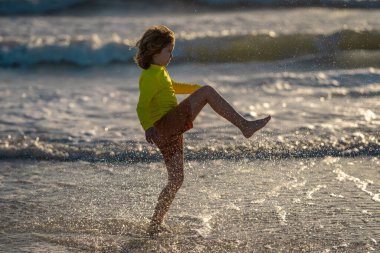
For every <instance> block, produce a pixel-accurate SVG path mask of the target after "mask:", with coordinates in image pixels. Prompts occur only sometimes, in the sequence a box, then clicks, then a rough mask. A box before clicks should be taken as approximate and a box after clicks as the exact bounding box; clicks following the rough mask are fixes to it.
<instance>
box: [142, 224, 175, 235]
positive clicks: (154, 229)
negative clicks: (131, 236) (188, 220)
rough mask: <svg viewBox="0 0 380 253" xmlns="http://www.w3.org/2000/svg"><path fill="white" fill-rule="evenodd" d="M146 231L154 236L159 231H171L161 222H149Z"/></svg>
mask: <svg viewBox="0 0 380 253" xmlns="http://www.w3.org/2000/svg"><path fill="white" fill-rule="evenodd" d="M146 232H147V234H148V235H149V236H155V235H158V234H160V233H171V232H172V231H171V230H170V229H169V228H168V227H167V226H164V225H162V224H161V225H160V224H150V225H149V227H148V230H147V231H146Z"/></svg>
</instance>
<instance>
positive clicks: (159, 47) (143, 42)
mask: <svg viewBox="0 0 380 253" xmlns="http://www.w3.org/2000/svg"><path fill="white" fill-rule="evenodd" d="M174 43H175V36H174V32H173V31H172V30H170V29H169V28H168V27H166V26H164V25H159V26H152V27H150V28H149V29H148V30H146V31H145V33H144V34H143V36H142V37H141V39H140V40H139V41H138V42H137V43H136V47H137V48H138V51H137V54H136V56H135V62H136V63H137V64H138V65H139V66H140V67H141V68H143V69H148V68H149V66H150V64H152V63H153V62H154V61H155V62H157V61H158V63H162V64H165V62H166V61H167V63H169V61H170V59H171V51H172V50H173V47H174ZM163 49H164V50H163ZM161 51H162V52H161ZM168 54H169V59H167V57H168ZM167 63H166V64H167ZM159 65H161V64H159Z"/></svg>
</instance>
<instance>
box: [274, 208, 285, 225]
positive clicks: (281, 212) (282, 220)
mask: <svg viewBox="0 0 380 253" xmlns="http://www.w3.org/2000/svg"><path fill="white" fill-rule="evenodd" d="M275 208H276V213H277V216H278V218H279V220H280V224H281V225H286V224H287V220H286V211H285V210H284V209H283V208H282V207H281V206H275Z"/></svg>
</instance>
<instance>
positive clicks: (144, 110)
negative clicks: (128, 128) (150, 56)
mask: <svg viewBox="0 0 380 253" xmlns="http://www.w3.org/2000/svg"><path fill="white" fill-rule="evenodd" d="M139 87H140V97H139V102H138V104H137V108H136V111H137V115H138V117H139V120H140V123H141V126H142V127H143V128H144V130H147V129H149V128H150V127H152V126H153V125H154V123H155V122H156V121H157V120H159V119H160V118H161V117H162V116H164V115H165V114H166V113H167V112H168V111H170V110H171V109H172V108H173V107H175V106H177V105H178V102H177V98H176V96H175V94H191V93H193V92H194V91H196V90H197V89H199V88H200V87H201V86H200V85H198V84H186V83H177V82H175V81H174V80H172V79H171V78H170V76H169V73H168V71H167V70H166V68H165V67H163V66H159V65H155V64H151V65H150V67H149V68H148V69H143V70H142V72H141V76H140V82H139Z"/></svg>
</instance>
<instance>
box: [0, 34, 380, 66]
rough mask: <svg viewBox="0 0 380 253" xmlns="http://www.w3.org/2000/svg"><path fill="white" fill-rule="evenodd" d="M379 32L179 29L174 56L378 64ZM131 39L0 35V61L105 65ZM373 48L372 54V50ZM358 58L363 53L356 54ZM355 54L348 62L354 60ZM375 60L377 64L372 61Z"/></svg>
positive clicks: (125, 57)
mask: <svg viewBox="0 0 380 253" xmlns="http://www.w3.org/2000/svg"><path fill="white" fill-rule="evenodd" d="M379 41H380V32H379V31H376V30H365V31H354V30H342V31H338V32H335V33H333V34H329V35H320V34H276V33H274V32H269V33H267V34H257V33H251V34H242V35H241V34H234V33H233V32H228V31H223V32H207V33H199V34H182V35H181V36H179V38H178V40H177V43H176V51H175V56H174V58H175V59H176V60H178V61H194V62H244V61H269V60H281V59H287V58H294V57H300V56H305V55H319V56H321V55H322V56H326V57H327V58H326V60H327V61H334V60H336V59H330V58H331V56H332V55H334V53H337V52H354V51H358V50H359V51H370V52H371V53H369V54H366V56H365V59H366V60H365V61H366V62H370V63H376V62H377V63H379V62H380V55H379V53H377V52H378V51H379V49H380V43H379ZM133 45H134V43H133V41H132V40H129V39H122V38H121V37H120V36H119V35H117V34H114V35H113V36H112V38H110V39H108V40H104V39H103V40H102V39H101V38H99V36H98V35H96V34H95V35H92V36H69V35H63V36H60V37H32V38H30V39H29V40H25V39H21V38H13V37H0V66H3V67H9V66H25V65H34V64H56V63H66V64H74V65H83V66H91V65H106V64H111V63H115V62H121V63H128V62H132V60H133V56H134V55H135V48H133ZM373 52H374V53H373ZM357 57H359V58H358V61H362V60H363V59H361V58H363V55H358V56H357ZM352 58H355V56H354V55H350V61H351V62H355V59H352ZM375 65H376V64H375Z"/></svg>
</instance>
